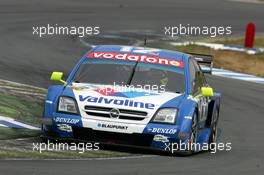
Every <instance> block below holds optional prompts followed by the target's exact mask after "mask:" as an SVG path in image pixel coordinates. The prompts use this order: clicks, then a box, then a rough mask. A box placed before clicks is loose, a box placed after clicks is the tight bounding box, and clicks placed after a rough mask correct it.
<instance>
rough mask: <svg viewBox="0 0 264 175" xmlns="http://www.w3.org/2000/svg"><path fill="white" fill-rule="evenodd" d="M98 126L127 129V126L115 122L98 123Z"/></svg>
mask: <svg viewBox="0 0 264 175" xmlns="http://www.w3.org/2000/svg"><path fill="white" fill-rule="evenodd" d="M97 127H98V128H109V129H116V130H127V129H128V126H125V125H117V124H108V123H98V124H97Z"/></svg>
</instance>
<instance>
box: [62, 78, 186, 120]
mask: <svg viewBox="0 0 264 175" xmlns="http://www.w3.org/2000/svg"><path fill="white" fill-rule="evenodd" d="M66 89H68V90H69V89H71V90H72V92H73V95H74V96H75V99H76V102H77V104H78V107H79V110H80V112H81V115H82V116H86V117H89V116H87V115H86V113H85V109H86V108H87V106H90V107H102V108H115V109H125V110H132V111H143V112H147V113H148V116H149V118H150V117H152V116H153V115H154V114H155V112H156V111H157V110H158V109H159V108H160V107H171V106H170V104H172V103H171V102H173V104H174V105H175V106H174V107H177V105H178V104H179V103H180V101H181V99H182V98H183V95H182V94H179V93H173V92H162V93H158V92H157V91H146V90H143V89H139V88H133V89H132V88H125V87H122V86H111V85H95V84H84V83H73V84H72V85H71V86H69V87H67V88H66ZM167 104H168V106H167Z"/></svg>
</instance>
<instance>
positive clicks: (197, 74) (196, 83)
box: [189, 59, 206, 94]
mask: <svg viewBox="0 0 264 175" xmlns="http://www.w3.org/2000/svg"><path fill="white" fill-rule="evenodd" d="M189 70H190V81H191V90H192V94H198V93H199V92H200V88H201V87H202V86H205V85H206V81H205V78H204V76H203V73H202V71H201V70H200V67H199V65H198V63H197V62H196V61H195V60H193V59H190V61H189Z"/></svg>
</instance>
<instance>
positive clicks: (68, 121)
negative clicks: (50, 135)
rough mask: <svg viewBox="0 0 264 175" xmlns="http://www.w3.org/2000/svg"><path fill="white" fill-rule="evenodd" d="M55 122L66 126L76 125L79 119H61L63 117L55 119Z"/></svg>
mask: <svg viewBox="0 0 264 175" xmlns="http://www.w3.org/2000/svg"><path fill="white" fill-rule="evenodd" d="M54 121H55V122H59V123H68V124H76V123H78V122H79V121H80V120H79V119H73V118H63V117H56V118H55V119H54Z"/></svg>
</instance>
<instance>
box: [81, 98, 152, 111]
mask: <svg viewBox="0 0 264 175" xmlns="http://www.w3.org/2000/svg"><path fill="white" fill-rule="evenodd" d="M79 101H80V102H89V103H98V104H111V105H118V106H129V107H135V108H145V109H154V107H155V104H152V103H143V102H139V101H134V100H128V99H126V100H121V99H113V98H106V97H92V96H83V95H79Z"/></svg>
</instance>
